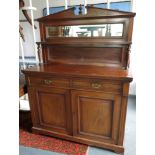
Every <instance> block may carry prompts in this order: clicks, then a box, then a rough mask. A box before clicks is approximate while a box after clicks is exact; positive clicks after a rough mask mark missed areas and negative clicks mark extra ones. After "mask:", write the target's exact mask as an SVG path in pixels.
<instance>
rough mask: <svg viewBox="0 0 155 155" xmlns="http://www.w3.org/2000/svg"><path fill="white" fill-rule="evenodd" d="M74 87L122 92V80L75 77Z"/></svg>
mask: <svg viewBox="0 0 155 155" xmlns="http://www.w3.org/2000/svg"><path fill="white" fill-rule="evenodd" d="M72 87H74V88H78V89H92V90H101V91H104V92H112V93H121V91H122V85H121V83H120V82H117V81H108V80H100V79H73V80H72Z"/></svg>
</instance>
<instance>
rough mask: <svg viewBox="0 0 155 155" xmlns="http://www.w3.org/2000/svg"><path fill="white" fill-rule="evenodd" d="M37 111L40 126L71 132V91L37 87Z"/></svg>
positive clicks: (65, 132)
mask: <svg viewBox="0 0 155 155" xmlns="http://www.w3.org/2000/svg"><path fill="white" fill-rule="evenodd" d="M35 97H36V100H35V101H36V103H34V105H35V106H34V108H36V110H35V112H36V115H37V117H38V120H39V127H41V128H44V129H47V130H50V131H53V132H58V133H64V134H71V132H72V129H71V126H72V125H71V120H70V119H71V108H70V107H71V106H70V98H69V91H68V90H65V89H56V88H43V87H40V88H36V90H35Z"/></svg>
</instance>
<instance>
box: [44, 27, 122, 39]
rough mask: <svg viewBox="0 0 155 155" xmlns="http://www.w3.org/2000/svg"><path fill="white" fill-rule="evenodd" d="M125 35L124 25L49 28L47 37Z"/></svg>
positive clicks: (47, 28)
mask: <svg viewBox="0 0 155 155" xmlns="http://www.w3.org/2000/svg"><path fill="white" fill-rule="evenodd" d="M122 35H123V24H100V25H74V26H47V27H46V37H47V38H50V37H110V36H111V37H113V36H115V37H117V36H119V37H120V36H122Z"/></svg>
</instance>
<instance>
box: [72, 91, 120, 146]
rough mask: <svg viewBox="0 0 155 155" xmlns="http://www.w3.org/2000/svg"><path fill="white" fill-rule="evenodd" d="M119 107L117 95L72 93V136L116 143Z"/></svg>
mask: <svg viewBox="0 0 155 155" xmlns="http://www.w3.org/2000/svg"><path fill="white" fill-rule="evenodd" d="M120 106H121V98H120V96H119V95H116V96H115V95H112V94H104V93H98V92H82V91H72V107H73V109H72V110H73V114H74V115H73V121H74V124H73V128H74V136H76V137H79V138H86V139H90V140H97V141H101V142H108V143H117V138H118V127H119V117H120Z"/></svg>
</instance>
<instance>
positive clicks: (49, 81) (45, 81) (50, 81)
mask: <svg viewBox="0 0 155 155" xmlns="http://www.w3.org/2000/svg"><path fill="white" fill-rule="evenodd" d="M52 82H53V81H52V80H44V83H45V84H51V83H52Z"/></svg>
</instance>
